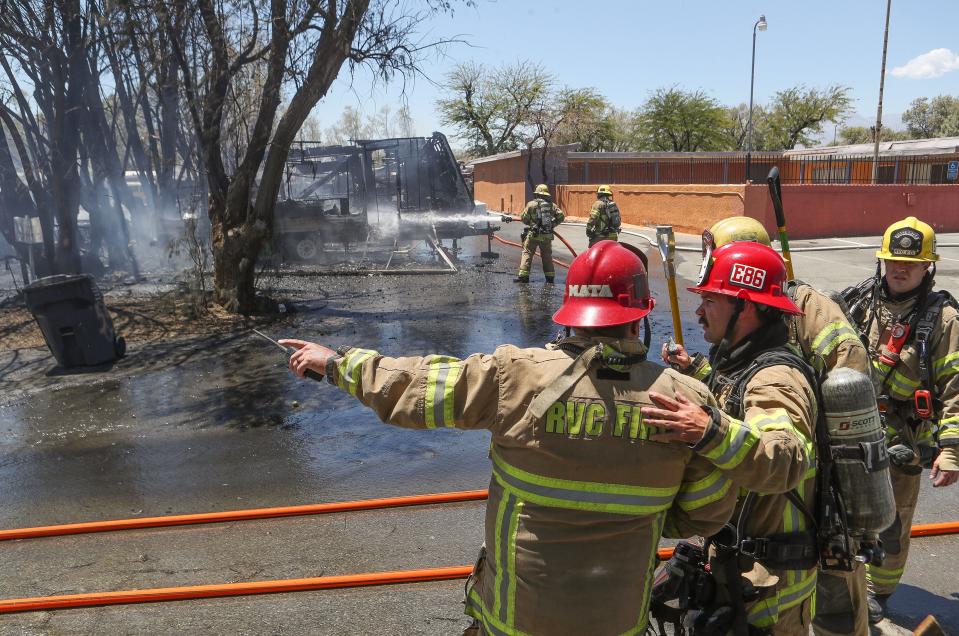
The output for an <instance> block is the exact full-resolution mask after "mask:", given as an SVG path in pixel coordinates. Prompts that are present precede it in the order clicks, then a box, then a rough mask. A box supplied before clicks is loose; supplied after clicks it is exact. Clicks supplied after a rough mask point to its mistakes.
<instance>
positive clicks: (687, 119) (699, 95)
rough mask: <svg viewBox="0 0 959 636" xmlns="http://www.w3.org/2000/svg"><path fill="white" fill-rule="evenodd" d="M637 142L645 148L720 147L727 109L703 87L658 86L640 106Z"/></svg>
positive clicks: (691, 149)
mask: <svg viewBox="0 0 959 636" xmlns="http://www.w3.org/2000/svg"><path fill="white" fill-rule="evenodd" d="M638 125H639V143H640V144H641V146H642V148H643V149H644V150H655V151H674V152H680V151H687V152H693V151H697V150H723V149H725V147H726V139H725V136H724V134H723V131H724V130H726V129H727V128H728V120H727V115H726V109H724V108H723V107H722V106H721V105H720V104H719V102H717V101H716V100H715V99H713V98H712V97H709V96H708V95H706V94H705V93H704V92H703V91H683V90H680V89H678V88H676V87H672V88H660V89H659V90H657V91H656V92H654V93H653V95H652V96H651V97H650V98H649V99H648V100H646V103H645V104H643V106H642V107H641V108H640V109H639V113H638Z"/></svg>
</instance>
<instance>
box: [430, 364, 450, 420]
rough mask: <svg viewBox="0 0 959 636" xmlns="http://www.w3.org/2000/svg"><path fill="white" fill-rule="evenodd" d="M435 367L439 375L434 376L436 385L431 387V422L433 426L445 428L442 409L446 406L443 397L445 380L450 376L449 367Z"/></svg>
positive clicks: (444, 365) (447, 365) (442, 365)
mask: <svg viewBox="0 0 959 636" xmlns="http://www.w3.org/2000/svg"><path fill="white" fill-rule="evenodd" d="M437 366H438V367H439V373H438V375H437V376H436V384H435V385H434V387H433V422H434V425H436V424H439V425H440V426H447V423H446V418H445V417H444V413H445V411H444V410H443V409H444V408H445V406H446V401H445V399H444V397H445V395H446V378H447V376H448V375H449V374H450V365H449V363H446V364H440V365H437Z"/></svg>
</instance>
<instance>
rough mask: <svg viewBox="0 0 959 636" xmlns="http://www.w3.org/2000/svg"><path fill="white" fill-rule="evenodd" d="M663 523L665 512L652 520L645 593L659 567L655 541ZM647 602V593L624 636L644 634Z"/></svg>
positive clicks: (660, 532)
mask: <svg viewBox="0 0 959 636" xmlns="http://www.w3.org/2000/svg"><path fill="white" fill-rule="evenodd" d="M665 522H666V513H665V512H661V513H659V514H658V515H656V518H655V519H654V520H653V531H654V532H655V534H653V544H652V546H651V548H650V550H649V562H648V563H647V564H646V583H645V585H643V589H644V590H647V591H648V590H651V589H653V576H655V574H656V566H657V565H659V557H658V556H657V554H656V540H657V539H658V538H659V537H661V536H662V534H663V525H664V524H665ZM649 601H650V595H649V594H648V593H647V594H646V595H645V597H644V598H643V604H642V607H641V608H640V610H639V617H638V618H637V620H636V625H635V626H634V627H633V628H632V629H630V630H629V631H627V632H625V634H629V635H630V636H632V635H633V634H636V635H639V634H643V633H645V632H646V625H647V623H648V622H649Z"/></svg>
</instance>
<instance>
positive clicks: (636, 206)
mask: <svg viewBox="0 0 959 636" xmlns="http://www.w3.org/2000/svg"><path fill="white" fill-rule="evenodd" d="M597 187H599V184H596V185H560V186H556V203H557V204H558V205H559V207H560V208H562V210H563V211H564V212H565V213H566V215H567V216H569V217H579V218H583V219H585V218H587V217H588V216H589V210H590V208H591V207H592V206H593V202H594V201H596V188H597ZM612 188H613V198H614V199H615V200H616V204H617V205H618V206H619V210H620V213H621V214H622V216H623V223H628V224H631V225H660V224H662V225H672V226H673V227H674V228H675V229H676V230H677V231H679V232H691V233H694V234H698V233H700V232H702V231H703V230H704V229H706V228H708V227H710V226H711V225H712V224H713V223H715V222H716V221H719V220H720V219H724V218H726V217H730V216H737V215H740V214H743V209H744V200H745V199H744V190H745V188H746V186H744V185H613V186H612Z"/></svg>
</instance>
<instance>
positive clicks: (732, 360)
mask: <svg viewBox="0 0 959 636" xmlns="http://www.w3.org/2000/svg"><path fill="white" fill-rule="evenodd" d="M787 342H789V329H788V328H787V327H786V323H785V321H784V320H782V319H779V320H774V321H773V322H771V323H769V324H767V325H763V326H762V327H760V328H759V329H756V330H755V331H753V332H752V333H749V334H747V335H746V337H745V338H743V339H742V340H740V341H739V342H737V343H736V344H735V346H732V347H730V348H729V351H728V352H727V353H726V354H725V355H723V359H722V360H718V361H717V367H718V368H719V369H720V370H722V371H728V370H730V369H735V368H736V367H739V366H742V365H744V364H748V363H749V362H752V361H753V359H755V357H756V355H757V354H759V353H760V352H762V351H766V350H767V349H772V348H775V347H781V346H783V345H784V344H786V343H787ZM713 348H715V345H714V346H713Z"/></svg>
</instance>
